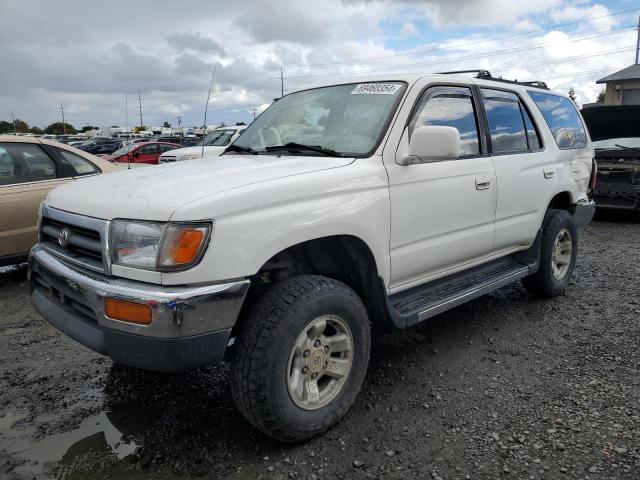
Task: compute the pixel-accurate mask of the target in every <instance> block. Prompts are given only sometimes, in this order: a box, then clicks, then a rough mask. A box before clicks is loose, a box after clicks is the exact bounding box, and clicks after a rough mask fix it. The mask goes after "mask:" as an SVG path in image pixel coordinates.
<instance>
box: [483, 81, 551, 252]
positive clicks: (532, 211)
mask: <svg viewBox="0 0 640 480" xmlns="http://www.w3.org/2000/svg"><path fill="white" fill-rule="evenodd" d="M480 92H481V97H482V104H483V107H484V111H485V112H486V119H487V129H488V132H489V137H490V138H489V150H490V152H491V155H492V157H493V163H494V166H495V169H496V176H497V187H498V199H497V207H496V236H495V246H494V250H495V253H496V254H499V253H501V252H504V251H508V250H511V249H513V248H517V247H522V246H528V245H529V244H530V243H531V241H532V239H534V238H535V236H536V231H537V230H538V228H539V227H540V222H539V216H540V211H541V209H543V208H544V207H546V205H547V203H548V199H549V198H551V196H553V194H552V193H551V192H552V190H553V189H554V187H555V184H554V178H553V175H554V174H553V172H554V171H555V168H556V165H555V163H556V162H557V161H558V160H557V159H556V158H554V156H553V155H552V154H550V153H551V152H547V154H545V153H543V152H542V144H541V141H540V138H541V137H540V135H539V133H538V132H539V129H538V128H537V127H536V125H535V124H534V123H533V121H532V118H531V115H530V113H529V109H528V108H527V107H526V105H525V104H524V102H523V101H522V99H521V98H520V97H519V96H518V95H517V94H516V93H514V92H512V91H508V90H501V89H494V88H480ZM545 172H546V173H545Z"/></svg>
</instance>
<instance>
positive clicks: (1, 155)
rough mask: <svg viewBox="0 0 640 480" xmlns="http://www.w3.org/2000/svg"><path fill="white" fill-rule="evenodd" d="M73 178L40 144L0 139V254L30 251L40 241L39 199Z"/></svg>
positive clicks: (9, 254)
mask: <svg viewBox="0 0 640 480" xmlns="http://www.w3.org/2000/svg"><path fill="white" fill-rule="evenodd" d="M71 178H72V177H71V172H70V171H69V170H68V169H67V168H66V167H65V166H64V165H60V164H58V163H57V162H56V161H55V160H54V159H53V158H52V157H50V156H49V155H48V154H47V153H46V152H45V151H44V150H43V149H42V148H41V147H40V146H39V145H36V144H33V143H23V142H3V143H0V257H6V256H11V255H17V254H22V253H26V252H28V251H29V249H30V248H31V247H32V246H33V245H34V244H35V243H36V241H37V231H36V223H37V214H38V208H39V206H40V202H41V201H42V200H43V199H44V197H45V196H46V195H47V193H49V191H50V190H51V189H53V188H55V187H57V186H58V185H61V184H62V183H65V182H67V181H68V180H70V179H71Z"/></svg>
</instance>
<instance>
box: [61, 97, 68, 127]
mask: <svg viewBox="0 0 640 480" xmlns="http://www.w3.org/2000/svg"><path fill="white" fill-rule="evenodd" d="M60 110H61V111H62V134H63V135H66V134H67V125H66V124H65V123H64V106H63V105H62V102H60Z"/></svg>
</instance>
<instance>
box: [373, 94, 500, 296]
mask: <svg viewBox="0 0 640 480" xmlns="http://www.w3.org/2000/svg"><path fill="white" fill-rule="evenodd" d="M410 105H411V104H409V108H411V106H410ZM477 106H478V104H477V99H476V98H475V97H474V93H473V90H472V89H471V88H470V87H468V86H433V87H430V88H428V89H426V90H424V92H423V93H421V94H420V96H419V98H418V100H417V102H416V104H415V108H414V109H413V113H412V114H411V116H410V120H409V122H408V124H407V125H406V126H405V127H404V130H403V131H402V134H401V137H400V142H399V145H398V147H397V150H396V151H395V152H388V150H387V149H385V166H386V168H387V171H388V175H389V191H390V198H391V238H390V256H391V259H390V260H391V282H390V285H389V287H390V289H391V290H392V293H393V290H396V291H401V290H404V289H405V288H410V287H412V286H415V285H419V284H421V283H424V282H425V281H428V280H429V279H432V278H435V277H439V276H444V275H446V274H448V273H453V271H454V270H456V269H459V268H460V267H462V266H464V265H468V264H471V263H474V262H479V261H481V260H482V259H483V258H485V257H488V256H489V255H490V254H491V252H492V249H493V243H494V231H495V227H494V221H495V209H496V175H495V170H494V166H493V162H492V159H491V158H490V157H489V156H488V155H487V153H486V145H485V143H486V142H485V141H484V139H483V136H482V135H481V132H482V130H481V128H480V125H479V122H478V118H479V115H478V108H477ZM403 108H404V107H403ZM424 125H442V126H450V127H455V128H456V129H458V131H459V132H460V139H461V150H460V157H459V158H458V159H455V160H446V161H433V162H428V163H419V164H413V165H408V166H402V165H399V164H398V163H397V162H396V160H397V159H399V158H401V157H403V156H405V155H407V153H408V148H409V141H410V139H411V134H412V132H413V130H414V129H415V128H417V127H419V126H424Z"/></svg>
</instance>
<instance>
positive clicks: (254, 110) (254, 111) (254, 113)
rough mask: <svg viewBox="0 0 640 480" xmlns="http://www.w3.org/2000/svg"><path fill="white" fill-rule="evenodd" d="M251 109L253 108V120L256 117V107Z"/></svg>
mask: <svg viewBox="0 0 640 480" xmlns="http://www.w3.org/2000/svg"><path fill="white" fill-rule="evenodd" d="M252 110H253V119H254V120H255V119H256V107H253V108H252Z"/></svg>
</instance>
